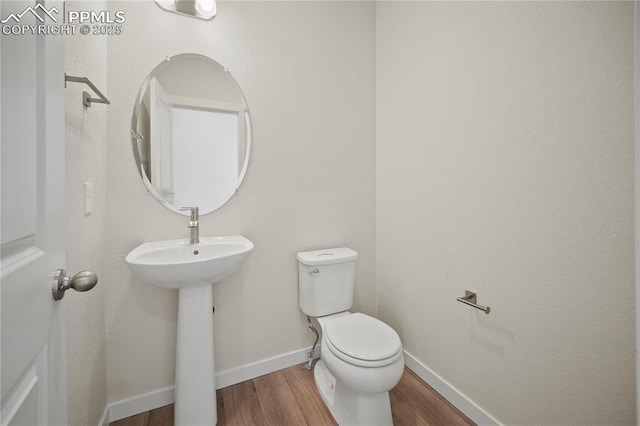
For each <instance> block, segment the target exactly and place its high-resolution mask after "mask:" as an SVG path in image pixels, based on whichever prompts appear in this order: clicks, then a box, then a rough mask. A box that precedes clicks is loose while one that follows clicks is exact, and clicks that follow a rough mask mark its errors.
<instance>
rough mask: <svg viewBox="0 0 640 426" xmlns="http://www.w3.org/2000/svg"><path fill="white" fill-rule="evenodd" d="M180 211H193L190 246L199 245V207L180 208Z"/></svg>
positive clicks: (190, 221) (190, 224)
mask: <svg viewBox="0 0 640 426" xmlns="http://www.w3.org/2000/svg"><path fill="white" fill-rule="evenodd" d="M180 210H181V211H191V218H190V219H189V229H190V230H191V239H190V240H189V244H198V243H199V242H200V224H199V223H198V219H199V216H200V213H199V211H200V209H199V208H198V207H180Z"/></svg>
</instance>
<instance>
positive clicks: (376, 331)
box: [297, 247, 404, 426]
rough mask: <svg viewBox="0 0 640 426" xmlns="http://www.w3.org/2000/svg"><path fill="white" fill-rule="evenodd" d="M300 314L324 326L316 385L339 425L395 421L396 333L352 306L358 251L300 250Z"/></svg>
mask: <svg viewBox="0 0 640 426" xmlns="http://www.w3.org/2000/svg"><path fill="white" fill-rule="evenodd" d="M297 257H298V283H299V292H300V308H301V309H302V312H304V313H305V314H306V315H308V316H310V317H314V318H316V319H317V321H318V323H319V324H320V327H321V328H322V346H321V351H320V360H319V361H318V362H317V363H316V366H315V369H314V378H315V382H316V386H317V387H318V390H319V391H320V395H322V399H323V400H324V402H325V404H326V405H327V407H328V408H329V410H330V411H331V414H332V415H333V417H334V419H335V420H336V421H337V422H338V424H339V425H340V426H347V425H367V426H370V425H392V424H393V421H392V419H391V403H390V401H389V390H391V388H393V387H394V386H395V385H396V384H397V383H398V382H399V381H400V376H402V371H403V369H404V355H403V353H402V343H401V342H400V338H399V337H398V334H397V333H396V332H395V331H394V330H393V329H392V328H391V327H389V326H388V325H387V324H385V323H383V322H382V321H379V320H377V319H375V318H373V317H370V316H368V315H365V314H361V313H351V312H348V309H350V308H351V307H352V305H353V291H354V276H355V262H356V259H357V258H358V253H357V252H356V251H355V250H352V249H350V248H347V247H342V248H334V249H327V250H315V251H307V252H301V253H298V256H297Z"/></svg>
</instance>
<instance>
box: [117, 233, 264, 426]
mask: <svg viewBox="0 0 640 426" xmlns="http://www.w3.org/2000/svg"><path fill="white" fill-rule="evenodd" d="M251 250H253V243H252V242H251V241H249V240H248V239H246V238H245V237H243V236H240V235H233V236H229V237H206V238H202V239H200V242H199V243H198V244H189V240H171V241H156V242H152V243H144V244H141V245H139V246H138V247H136V248H135V249H133V250H132V251H131V253H129V254H128V255H127V257H126V259H125V260H126V262H127V264H128V265H129V268H131V270H132V271H133V273H134V275H137V276H138V277H139V278H141V279H142V280H144V281H146V282H147V283H149V284H154V285H157V286H160V287H165V288H172V289H177V290H178V324H177V339H176V387H175V391H174V398H175V409H174V424H175V425H176V426H185V425H215V424H216V422H217V420H218V414H217V411H216V374H215V360H214V326H213V321H214V318H213V317H214V316H213V315H211V313H212V312H213V286H212V285H211V284H213V283H215V282H217V281H220V280H221V279H223V278H225V277H228V276H229V275H232V274H233V273H235V272H237V271H238V270H239V269H240V268H241V267H242V264H243V263H244V261H245V259H246V258H247V257H248V256H249V253H251Z"/></svg>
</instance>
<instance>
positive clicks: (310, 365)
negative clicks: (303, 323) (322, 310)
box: [304, 316, 319, 370]
mask: <svg viewBox="0 0 640 426" xmlns="http://www.w3.org/2000/svg"><path fill="white" fill-rule="evenodd" d="M307 326H308V327H309V329H310V330H311V331H313V332H314V333H315V335H316V341H315V342H313V346H312V347H311V351H309V352H308V353H307V357H308V359H307V362H306V364H305V365H304V368H305V369H306V370H312V369H313V354H314V352H315V351H316V345H317V344H318V338H319V336H318V330H316V328H315V327H314V326H313V323H312V322H311V318H309V317H308V316H307Z"/></svg>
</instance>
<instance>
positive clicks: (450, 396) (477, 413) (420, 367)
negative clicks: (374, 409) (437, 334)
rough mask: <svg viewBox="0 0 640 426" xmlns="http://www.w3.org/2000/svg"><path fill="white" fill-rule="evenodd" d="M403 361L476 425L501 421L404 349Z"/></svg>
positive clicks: (492, 424) (496, 425)
mask: <svg viewBox="0 0 640 426" xmlns="http://www.w3.org/2000/svg"><path fill="white" fill-rule="evenodd" d="M404 363H405V365H406V366H407V367H408V368H409V369H410V370H411V371H413V372H414V373H416V374H417V375H418V377H420V378H421V379H422V380H424V381H425V382H427V383H428V384H429V386H431V387H432V388H433V389H435V390H436V392H438V393H439V394H440V395H442V396H443V397H444V398H445V399H446V400H447V401H449V402H450V403H451V404H453V405H454V406H455V407H456V408H457V409H458V410H460V411H462V412H463V413H464V415H465V416H467V417H469V418H470V419H471V420H473V421H474V422H475V423H476V424H478V425H491V426H499V425H501V423H500V422H499V421H498V420H496V419H495V418H493V417H492V416H491V415H490V414H489V413H487V412H486V411H484V410H483V409H482V408H480V407H479V406H478V405H477V404H476V403H475V402H473V401H472V400H471V399H469V398H468V397H467V396H466V395H464V394H463V393H462V392H460V391H459V390H458V389H456V388H455V387H453V386H452V385H451V384H450V383H449V382H447V381H446V380H444V379H443V378H442V377H440V376H439V375H437V374H436V373H435V372H433V371H432V370H431V369H430V368H429V367H427V366H426V365H424V364H423V363H421V362H420V361H418V360H417V359H416V357H414V356H413V355H411V354H410V353H409V352H407V351H406V350H405V351H404Z"/></svg>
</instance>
